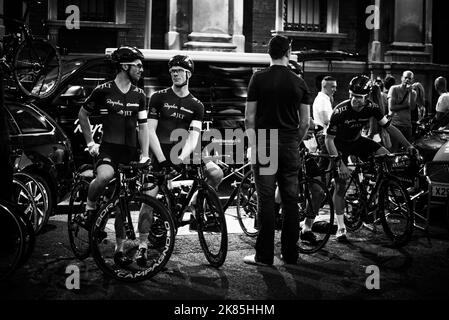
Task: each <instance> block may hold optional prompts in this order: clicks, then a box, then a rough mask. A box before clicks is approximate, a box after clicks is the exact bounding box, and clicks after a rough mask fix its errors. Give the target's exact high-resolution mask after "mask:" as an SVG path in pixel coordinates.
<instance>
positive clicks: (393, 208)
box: [379, 177, 414, 247]
mask: <svg viewBox="0 0 449 320" xmlns="http://www.w3.org/2000/svg"><path fill="white" fill-rule="evenodd" d="M379 213H380V220H381V223H382V227H383V229H384V231H385V233H386V234H387V236H388V237H389V238H390V239H391V240H392V245H393V246H394V247H402V246H404V245H406V244H407V243H408V242H409V241H410V238H411V236H412V233H413V225H414V214H413V210H412V208H411V205H410V198H409V196H408V193H407V191H406V190H405V189H404V188H403V187H402V185H401V183H400V182H399V181H398V180H396V179H394V178H392V177H390V178H388V179H386V180H384V181H383V183H382V186H381V189H380V192H379Z"/></svg>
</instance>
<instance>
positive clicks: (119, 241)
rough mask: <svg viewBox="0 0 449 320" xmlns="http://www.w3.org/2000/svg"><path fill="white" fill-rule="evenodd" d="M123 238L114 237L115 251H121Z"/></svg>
mask: <svg viewBox="0 0 449 320" xmlns="http://www.w3.org/2000/svg"><path fill="white" fill-rule="evenodd" d="M123 245H124V243H123V239H120V238H115V252H123Z"/></svg>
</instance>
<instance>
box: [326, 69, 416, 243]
mask: <svg viewBox="0 0 449 320" xmlns="http://www.w3.org/2000/svg"><path fill="white" fill-rule="evenodd" d="M370 90H371V82H370V79H369V78H368V77H366V76H363V75H361V76H357V77H354V78H353V79H352V80H351V82H350V83H349V99H348V100H346V101H343V102H342V103H340V104H339V105H338V106H336V107H335V109H334V111H333V113H332V116H331V119H330V122H329V127H328V129H327V134H326V138H325V143H326V147H327V150H328V152H329V154H330V155H335V156H336V155H338V154H339V153H341V155H342V161H340V163H339V164H338V167H337V171H338V178H337V181H336V187H335V191H334V195H333V200H334V205H335V211H336V214H337V227H338V229H337V235H336V237H337V240H338V241H345V240H347V237H346V227H345V224H344V219H343V214H344V209H345V200H344V197H345V186H346V183H347V180H348V179H349V176H350V171H349V169H348V167H347V163H348V161H347V160H348V156H350V155H352V156H357V157H359V158H361V159H362V160H366V159H367V157H369V156H370V155H373V154H378V155H380V154H387V153H388V150H387V149H385V148H384V147H382V146H381V145H380V144H378V143H377V142H375V141H373V140H371V139H368V138H365V137H362V136H361V131H362V128H363V127H364V126H366V125H367V124H368V123H369V121H370V118H371V117H374V118H375V119H376V120H377V121H378V123H379V125H380V126H381V127H383V128H384V129H385V130H387V131H388V133H389V134H390V135H391V138H392V139H395V140H396V141H398V142H399V143H400V144H401V145H403V146H406V147H407V148H411V149H413V151H414V152H417V151H416V149H414V148H413V147H412V145H411V144H410V143H409V142H408V141H407V139H406V138H405V137H404V136H403V134H402V133H401V132H400V131H399V130H398V129H396V128H395V127H394V126H393V125H391V124H390V120H389V119H388V118H387V117H386V116H384V115H383V114H382V111H381V109H380V107H379V106H378V105H376V104H374V103H372V102H371V101H370V100H368V98H367V96H368V94H369V93H370Z"/></svg>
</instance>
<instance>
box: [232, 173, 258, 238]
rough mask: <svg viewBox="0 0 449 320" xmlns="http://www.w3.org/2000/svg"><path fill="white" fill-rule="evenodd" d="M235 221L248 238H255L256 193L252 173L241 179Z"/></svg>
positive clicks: (256, 232)
mask: <svg viewBox="0 0 449 320" xmlns="http://www.w3.org/2000/svg"><path fill="white" fill-rule="evenodd" d="M237 220H238V221H239V224H240V227H241V228H242V230H243V232H244V233H245V234H246V235H247V236H250V237H255V236H257V234H258V232H259V230H258V229H257V192H256V183H255V182H254V174H253V171H252V170H251V171H248V172H247V173H246V174H245V176H244V177H243V179H242V181H241V183H240V185H239V189H238V192H237Z"/></svg>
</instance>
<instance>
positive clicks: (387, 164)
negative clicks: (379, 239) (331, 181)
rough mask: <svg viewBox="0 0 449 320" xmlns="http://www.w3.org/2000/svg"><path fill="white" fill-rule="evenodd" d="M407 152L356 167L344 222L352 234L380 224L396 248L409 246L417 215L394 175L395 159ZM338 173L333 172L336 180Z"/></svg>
mask: <svg viewBox="0 0 449 320" xmlns="http://www.w3.org/2000/svg"><path fill="white" fill-rule="evenodd" d="M406 155H409V153H407V152H400V153H393V154H385V155H374V156H371V157H370V158H369V160H368V161H366V162H362V161H359V160H358V161H356V162H355V164H352V165H351V164H349V165H348V166H349V167H354V169H353V171H352V172H351V175H350V178H349V183H348V184H347V185H346V189H345V204H346V206H345V213H344V221H345V225H346V228H347V229H348V230H349V231H356V230H358V229H359V228H360V227H361V226H362V224H363V223H364V222H365V223H368V224H371V223H372V224H373V226H374V228H375V227H376V225H378V224H381V225H382V228H383V230H384V232H385V234H386V235H387V236H388V238H389V239H390V240H391V242H392V243H391V245H392V246H393V247H402V246H404V245H406V244H407V243H408V242H409V241H410V239H411V236H412V233H413V226H414V214H413V210H412V206H411V200H410V196H409V194H408V192H407V190H406V189H405V188H404V187H403V186H402V184H401V182H400V180H399V179H398V178H396V177H395V176H394V175H393V174H392V173H391V164H392V159H395V158H396V157H398V156H406ZM337 175H338V173H337V172H336V169H334V177H336V176H337Z"/></svg>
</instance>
